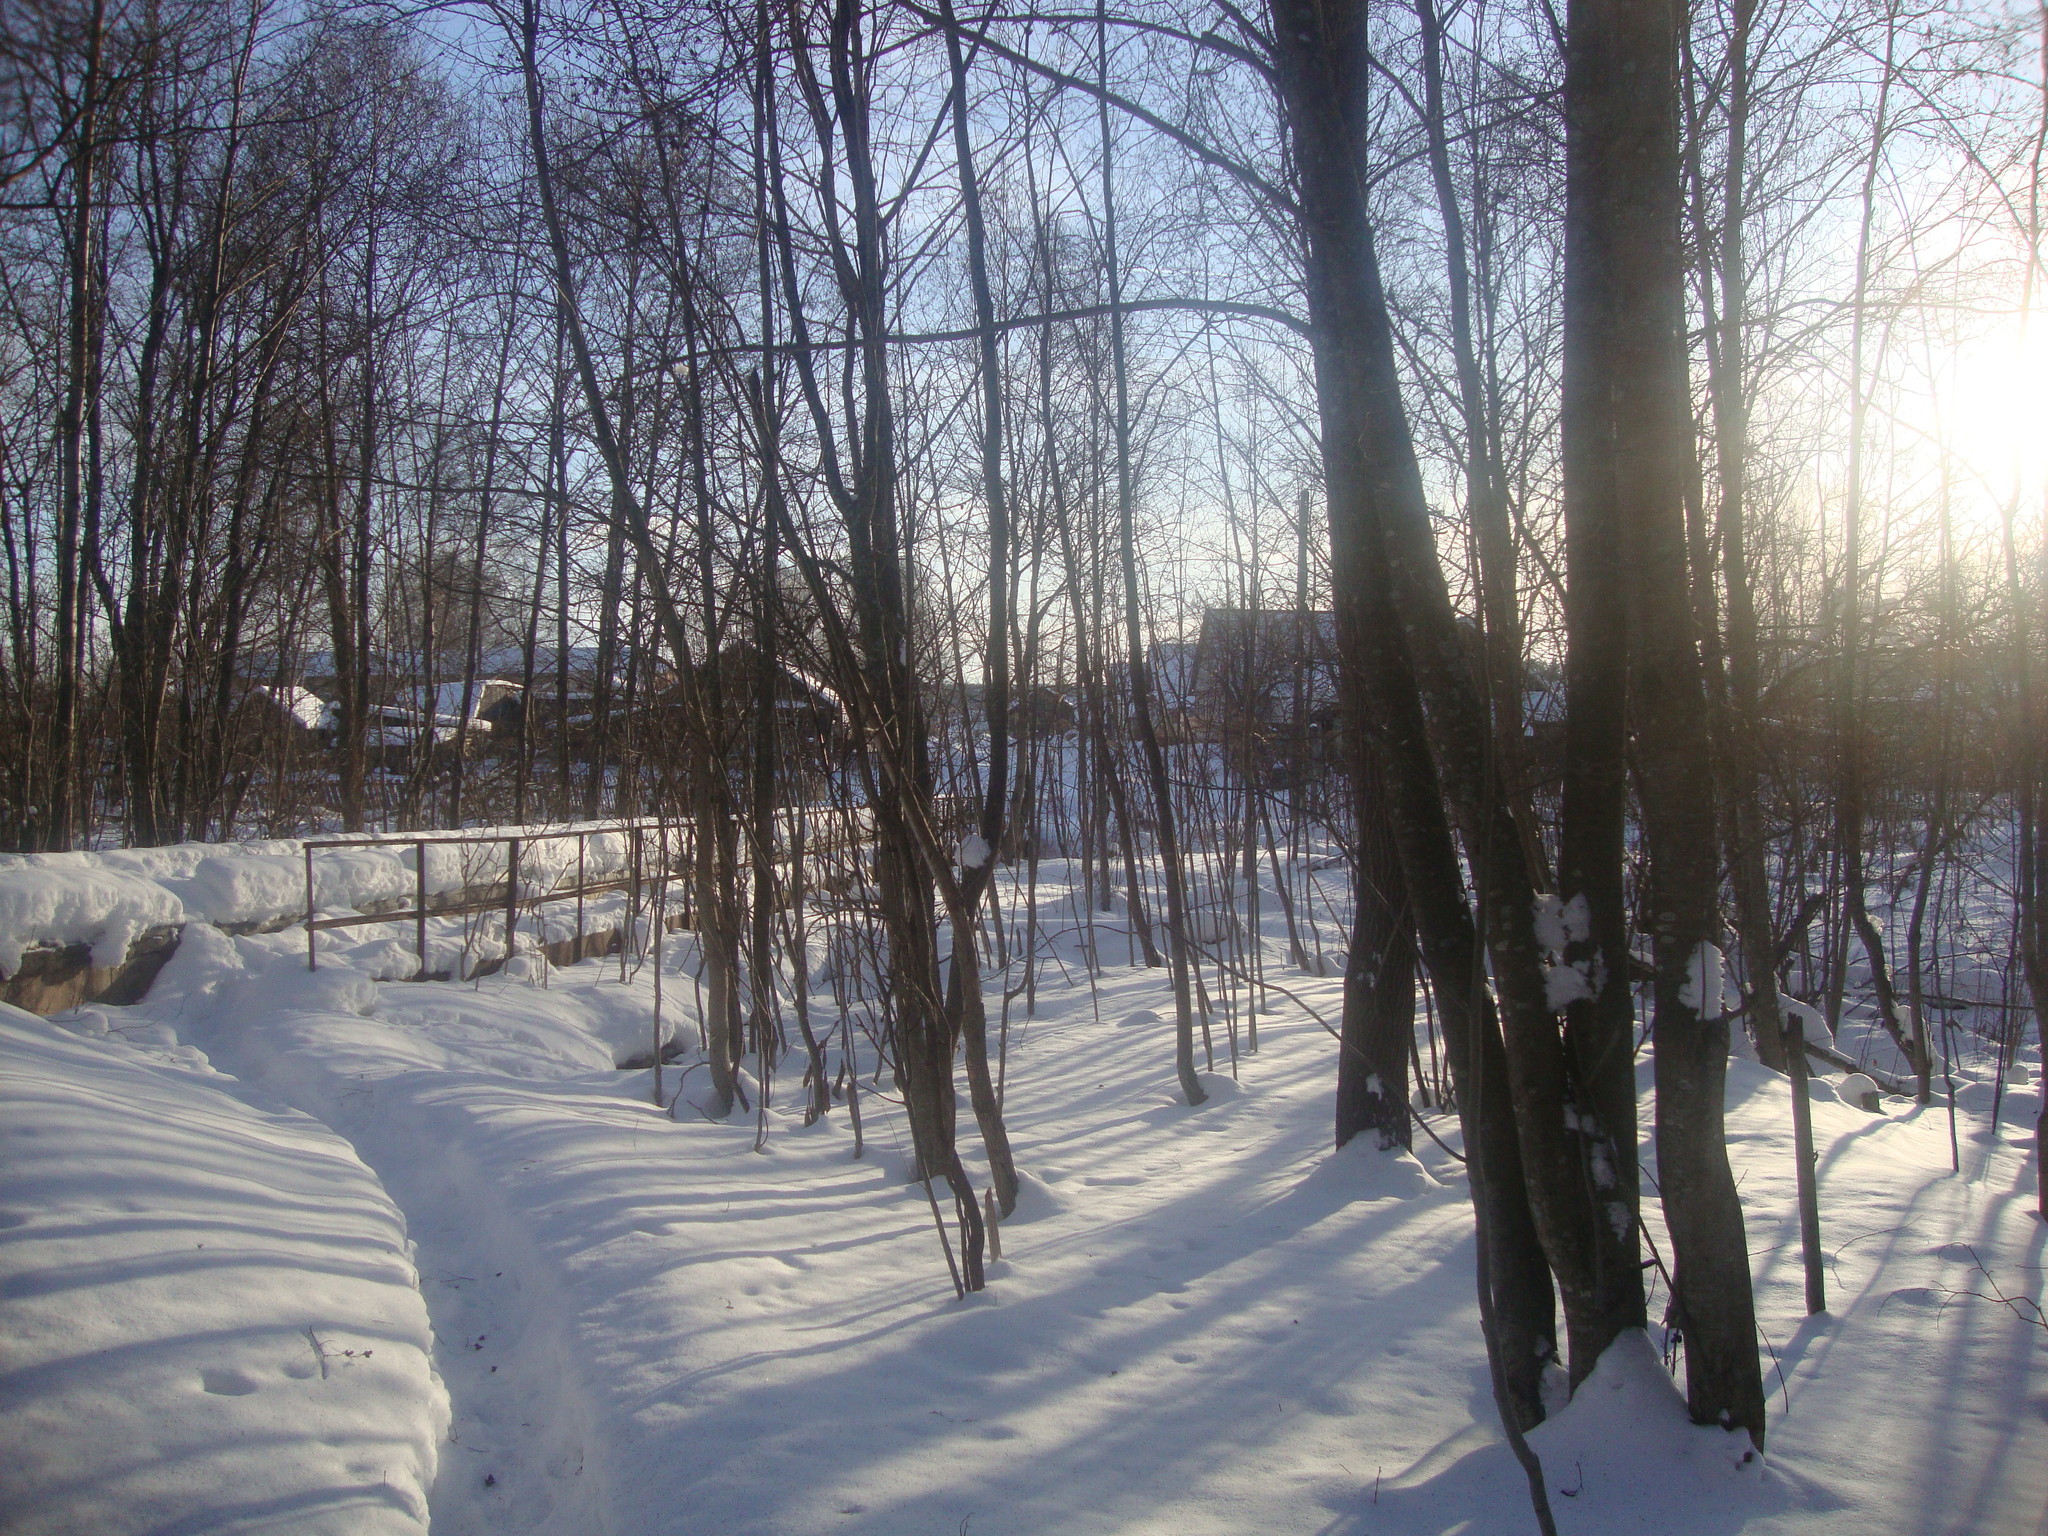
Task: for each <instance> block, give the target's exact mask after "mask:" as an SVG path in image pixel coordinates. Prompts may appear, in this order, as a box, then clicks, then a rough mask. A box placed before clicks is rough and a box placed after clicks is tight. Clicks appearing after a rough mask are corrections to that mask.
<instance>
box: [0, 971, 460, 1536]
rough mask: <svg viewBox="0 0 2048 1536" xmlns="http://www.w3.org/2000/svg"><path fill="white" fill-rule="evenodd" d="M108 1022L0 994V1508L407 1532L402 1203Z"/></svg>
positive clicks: (101, 1532)
mask: <svg viewBox="0 0 2048 1536" xmlns="http://www.w3.org/2000/svg"><path fill="white" fill-rule="evenodd" d="M111 1012H114V1013H116V1014H119V1015H125V1010H111ZM83 1022H84V1024H85V1027H86V1028H87V1029H88V1030H91V1029H93V1028H94V1027H95V1026H97V1027H98V1028H99V1029H102V1030H104V1029H106V1028H107V1023H106V1018H105V1016H104V1015H93V1016H89V1017H87V1018H86V1019H85V1020H84V1021H83ZM116 1027H117V1028H119V1029H120V1030H121V1031H122V1033H128V1034H133V1035H134V1036H136V1037H137V1038H136V1042H135V1043H129V1042H128V1041H125V1040H123V1039H122V1038H121V1037H120V1035H119V1034H108V1035H105V1036H104V1037H102V1038H97V1039H95V1038H89V1037H81V1036H80V1035H79V1034H76V1033H73V1032H71V1031H67V1030H65V1029H63V1028H61V1027H59V1026H57V1025H55V1024H51V1023H46V1022H45V1021H43V1020H40V1019H37V1018H34V1017H33V1016H31V1015H29V1014H25V1013H22V1012H20V1011H19V1010H18V1009H13V1008H7V1007H5V1006H4V1005H0V1054H4V1056H5V1061H6V1070H5V1072H4V1073H0V1339H4V1340H5V1350H4V1359H5V1361H6V1365H5V1375H4V1377H0V1460H4V1462H5V1465H6V1466H7V1469H8V1475H7V1477H6V1478H5V1479H0V1528H4V1529H6V1530H7V1531H9V1532H10V1533H19V1536H30V1533H37V1536H41V1533H52V1536H54V1533H71V1532H82V1531H91V1532H93V1533H95V1536H123V1533H127V1532H137V1533H139V1532H144V1531H149V1532H162V1531H174V1530H175V1531H187V1530H189V1531H199V1530H208V1531H213V1530H247V1531H253V1530H291V1531H294V1532H322V1533H333V1536H371V1533H375V1536H384V1533H391V1536H398V1533H420V1532H424V1531H425V1530H426V1525H427V1502H426V1496H427V1490H428V1488H429V1486H430V1485H431V1482H432V1478H433V1471H434V1466H435V1458H436V1453H437V1446H438V1444H439V1442H440V1440H441V1439H442V1437H443V1435H444V1433H445V1426H446V1423H447V1410H446V1398H445V1394H444V1393H443V1392H442V1390H441V1385H440V1382H439V1380H438V1379H437V1378H436V1376H435V1374H434V1369H433V1362H432V1355H431V1350H430V1338H429V1328H428V1321H427V1312H426V1307H425V1305H424V1304H423V1302H422V1299H421V1297H420V1293H419V1289H418V1285H417V1277H416V1275H415V1273H414V1270H413V1266H412V1262H411V1258H410V1255H409V1250H408V1245H407V1242H406V1237H405V1223H404V1219H403V1218H402V1217H401V1216H400V1214H399V1212H398V1210H397V1209H396V1207H394V1206H393V1205H392V1203H391V1201H390V1199H389V1198H388V1197H387V1196H386V1195H385V1193H384V1191H383V1189H382V1188H381V1187H380V1186H379V1185H378V1183H377V1180H376V1178H375V1177H374V1176H373V1175H372V1174H371V1173H370V1171H369V1169H367V1168H366V1167H364V1166H363V1164H362V1162H361V1160H360V1159H359V1158H357V1156H356V1155H355V1153H354V1151H353V1150H352V1149H351V1148H350V1146H349V1145H348V1143H347V1142H345V1141H343V1140H342V1139H341V1138H340V1137H338V1136H336V1135H335V1134H334V1133H333V1132H331V1131H330V1130H328V1129H327V1128H326V1127H325V1126H323V1125H321V1124H320V1123H319V1122H318V1121H316V1120H313V1119H311V1118H310V1117H308V1116H306V1115H303V1114H300V1113H297V1112H295V1111H291V1110H285V1109H282V1108H278V1107H275V1106H268V1105H263V1104H261V1103H259V1102H257V1101H254V1100H252V1099H251V1098H249V1097H247V1096H245V1094H244V1092H243V1090H242V1088H241V1085H239V1084H237V1083H235V1082H233V1081H232V1080H231V1079H227V1078H224V1077H221V1076H220V1075H219V1074H217V1073H215V1072H213V1071H212V1070H211V1069H210V1068H209V1067H208V1066H207V1064H206V1062H205V1060H204V1058H203V1057H201V1056H200V1055H199V1053H198V1052H196V1051H194V1050H192V1049H191V1048H190V1047H188V1046H171V1047H166V1046H164V1045H162V1044H161V1043H160V1037H161V1035H162V1034H164V1033H168V1032H167V1031H161V1030H160V1027H156V1026H142V1027H140V1028H137V1027H135V1026H132V1025H127V1024H122V1025H119V1026H116Z"/></svg>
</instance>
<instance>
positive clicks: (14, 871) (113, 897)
mask: <svg viewBox="0 0 2048 1536" xmlns="http://www.w3.org/2000/svg"><path fill="white" fill-rule="evenodd" d="M184 920H185V907H184V903H182V902H181V901H179V900H178V898H177V897H176V896H174V895H172V894H171V893H170V892H169V891H167V890H165V889H164V888H163V887H162V886H160V885H157V884H154V883H152V882H151V881H148V880H143V879H139V878H137V877H136V876H134V875H124V874H121V873H119V872H118V871H115V870H111V869H81V868H64V867H57V868H47V867H46V868H35V867H31V866H18V867H15V868H11V869H0V973H5V974H7V975H10V976H11V975H12V974H13V973H14V972H16V971H17V970H19V969H20V968H21V956H22V952H23V951H24V950H26V949H28V948H29V947H30V946H31V945H33V944H37V943H52V944H90V945H91V946H92V961H93V964H94V965H119V964H120V963H121V962H122V961H123V960H125V959H126V958H127V957H128V946H129V945H130V944H132V943H134V942H135V940H136V939H137V938H139V937H140V936H141V935H142V933H143V932H144V930H146V929H149V928H153V927H155V926H156V925H157V924H159V923H181V922H183V921H184Z"/></svg>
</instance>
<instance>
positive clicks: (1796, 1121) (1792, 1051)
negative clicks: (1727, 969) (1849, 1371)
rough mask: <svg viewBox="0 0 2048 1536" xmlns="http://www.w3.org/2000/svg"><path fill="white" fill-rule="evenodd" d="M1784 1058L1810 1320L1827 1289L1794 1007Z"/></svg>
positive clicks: (1802, 1044) (1788, 1014) (1802, 1037)
mask: <svg viewBox="0 0 2048 1536" xmlns="http://www.w3.org/2000/svg"><path fill="white" fill-rule="evenodd" d="M1766 984H1768V983H1766ZM1785 1055H1786V1057H1787V1059H1788V1067H1787V1072H1788V1074H1789V1076H1790V1077H1791V1079H1792V1157H1793V1172H1794V1174H1795V1176H1796V1178H1797V1184H1798V1190H1799V1252H1800V1256H1801V1258H1802V1259H1803V1260H1804V1261H1805V1265H1806V1315H1807V1316H1808V1317H1811V1316H1813V1315H1814V1314H1815V1313H1818V1312H1825V1311H1827V1309H1828V1288H1827V1277H1826V1275H1825V1273H1824V1272H1823V1271H1822V1269H1821V1256H1820V1188H1819V1183H1818V1169H1817V1167H1816V1165H1815V1162H1814V1155H1813V1100H1812V1097H1811V1096H1810V1095H1809V1093H1808V1091H1807V1086H1806V1084H1807V1076H1806V1024H1805V1021H1804V1020H1803V1019H1801V1018H1800V1016H1799V1010H1798V1009H1796V1008H1787V1009H1786V1010H1785Z"/></svg>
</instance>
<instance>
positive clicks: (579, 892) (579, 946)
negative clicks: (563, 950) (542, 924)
mask: <svg viewBox="0 0 2048 1536" xmlns="http://www.w3.org/2000/svg"><path fill="white" fill-rule="evenodd" d="M589 844H590V834H589V833H588V832H578V833H577V834H576V948H575V951H574V952H573V953H572V954H571V955H570V956H569V963H570V964H571V965H575V964H576V963H577V962H578V961H580V960H581V959H582V958H583V882H584V874H583V855H584V852H585V850H586V849H587V848H588V847H589Z"/></svg>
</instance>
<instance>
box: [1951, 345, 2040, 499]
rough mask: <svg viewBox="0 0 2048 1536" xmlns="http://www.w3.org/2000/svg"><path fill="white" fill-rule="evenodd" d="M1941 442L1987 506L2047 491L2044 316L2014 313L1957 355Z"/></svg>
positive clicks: (2033, 496) (1958, 350)
mask: <svg viewBox="0 0 2048 1536" xmlns="http://www.w3.org/2000/svg"><path fill="white" fill-rule="evenodd" d="M1953 366H1954V372H1953V374H1952V376H1951V383H1950V387H1949V389H1948V390H1947V391H1946V392H1945V393H1946V394H1947V396H1948V398H1947V399H1946V400H1945V401H1944V402H1943V407H1944V408H1943V411H1942V415H1943V416H1944V417H1945V418H1946V419H1945V420H1944V421H1943V423H1942V435H1943V436H1945V437H1946V438H1947V442H1948V448H1949V451H1950V453H1951V455H1952V456H1953V459H1954V460H1955V461H1956V463H1957V465H1958V467H1959V468H1961V469H1962V471H1963V472H1964V473H1965V474H1966V475H1967V476H1969V477H1970V478H1971V479H1974V480H1976V481H1978V482H1979V483H1980V484H1981V485H1982V486H1983V489H1984V492H1985V493H1987V494H1988V495H1989V496H1990V497H1991V498H1992V499H1993V500H1994V501H1996V502H1999V503H2003V502H2005V501H2006V500H2008V499H2009V498H2011V497H2012V496H2013V495H2014V494H2015V493H2017V494H2018V495H2019V496H2021V497H2022V498H2023V499H2026V500H2031V499H2033V498H2035V497H2038V496H2039V494H2040V492H2041V490H2042V488H2043V486H2044V485H2048V310H2042V309H2040V308H2036V309H2035V311H2034V313H2032V314H2031V315H2025V314H2022V313H2021V312H2020V311H2018V310H2015V311H2013V312H2012V313H2011V315H2010V316H2009V317H2008V318H2007V319H2005V320H2003V321H2002V322H1999V323H1995V324H1994V325H1992V326H1991V327H1989V328H1987V330H1986V331H1985V332H1984V333H1983V334H1981V335H1980V336H1978V337H1977V338H1976V339H1974V340H1973V341H1971V342H1969V343H1966V344H1965V345H1964V346H1962V347H1959V348H1958V349H1957V351H1956V354H1955V358H1954V365H1953Z"/></svg>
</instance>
